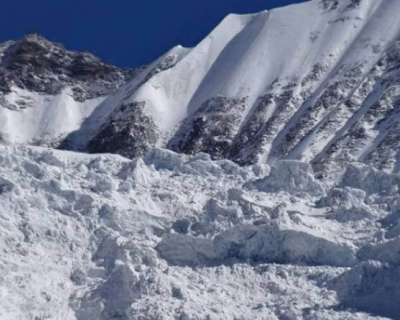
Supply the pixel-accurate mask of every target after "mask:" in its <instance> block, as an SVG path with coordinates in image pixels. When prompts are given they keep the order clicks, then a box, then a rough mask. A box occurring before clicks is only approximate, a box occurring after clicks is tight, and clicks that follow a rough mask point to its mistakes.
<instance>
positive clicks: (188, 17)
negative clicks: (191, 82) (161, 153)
mask: <svg viewBox="0 0 400 320" xmlns="http://www.w3.org/2000/svg"><path fill="white" fill-rule="evenodd" d="M303 1H304V0H303ZM294 2H302V1H301V0H11V1H4V3H2V5H1V7H2V8H1V10H2V15H1V18H0V42H3V41H5V40H15V39H18V38H20V37H22V36H23V35H24V34H25V33H27V32H28V31H31V30H36V31H38V32H39V33H41V34H42V35H44V36H45V37H47V38H48V39H50V40H53V41H57V42H61V43H63V44H64V45H65V47H67V48H68V49H73V50H85V51H89V52H92V53H94V54H95V55H97V56H98V57H100V58H101V59H102V60H104V61H105V62H108V63H112V64H116V65H119V66H124V67H134V66H138V65H141V64H145V63H148V62H151V61H153V60H154V59H156V58H157V57H159V56H160V55H161V54H163V53H164V52H166V51H167V50H168V49H170V48H171V47H173V46H175V45H177V44H181V45H183V46H189V47H191V46H194V45H196V44H197V43H198V42H199V41H201V40H202V39H203V38H204V37H205V36H206V35H207V34H208V33H209V32H210V31H211V30H212V29H213V28H214V27H215V26H216V25H217V24H218V23H219V22H220V21H221V20H222V19H223V17H225V16H226V15H227V14H228V13H250V12H257V11H261V10H264V9H270V8H274V7H280V6H283V5H287V4H290V3H294Z"/></svg>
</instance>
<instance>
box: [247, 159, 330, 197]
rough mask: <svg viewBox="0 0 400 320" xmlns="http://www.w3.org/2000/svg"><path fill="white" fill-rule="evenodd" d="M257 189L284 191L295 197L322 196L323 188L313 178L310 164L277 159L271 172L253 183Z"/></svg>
mask: <svg viewBox="0 0 400 320" xmlns="http://www.w3.org/2000/svg"><path fill="white" fill-rule="evenodd" d="M254 185H255V186H256V188H257V189H259V190H260V191H264V192H271V193H273V192H279V191H286V192H288V193H290V194H292V195H294V196H297V197H306V196H310V197H322V196H324V195H325V189H324V187H323V186H322V184H321V183H320V182H319V181H317V180H315V177H314V172H313V169H312V167H311V165H310V164H308V163H304V162H300V161H294V160H282V161H278V162H277V163H276V164H275V165H274V166H273V167H272V168H271V174H270V175H269V176H268V177H265V178H264V179H260V180H258V181H256V182H255V183H254Z"/></svg>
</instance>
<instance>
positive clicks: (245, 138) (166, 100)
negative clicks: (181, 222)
mask: <svg viewBox="0 0 400 320" xmlns="http://www.w3.org/2000/svg"><path fill="white" fill-rule="evenodd" d="M399 10H400V3H399V2H398V1H385V0H374V1H372V0H344V1H335V0H331V1H328V0H312V1H309V2H305V3H301V4H296V5H292V6H288V7H284V8H278V9H274V10H271V11H263V12H260V13H258V14H250V15H229V16H228V17H226V18H225V19H224V20H223V21H222V22H221V24H220V25H219V26H218V27H216V28H215V30H213V31H212V32H211V33H210V35H208V36H207V37H206V38H205V39H204V40H203V41H202V42H201V43H199V44H198V45H197V46H196V47H194V48H191V49H187V48H183V47H181V46H176V47H174V48H172V49H171V50H170V51H169V52H167V53H166V54H165V55H163V56H162V57H160V58H159V59H157V61H155V62H154V63H152V64H150V65H148V66H146V67H143V68H140V69H139V70H138V71H126V70H119V69H116V68H114V67H110V66H106V65H104V64H102V63H101V62H99V61H98V60H97V59H96V58H95V57H93V56H91V55H89V54H79V53H72V52H69V51H66V50H65V49H63V48H62V47H60V46H59V45H57V44H52V43H51V42H49V41H47V40H45V39H43V38H41V37H40V36H37V35H29V36H27V37H26V38H24V39H23V40H20V41H17V42H15V43H14V42H9V43H6V44H3V45H2V47H1V48H0V54H1V55H2V58H1V66H3V69H4V70H3V71H4V72H3V73H1V74H0V76H1V77H0V78H1V79H2V80H1V81H0V82H1V86H2V88H3V91H4V92H5V93H6V94H5V95H4V97H3V98H2V100H1V101H0V105H1V106H3V107H5V108H8V109H11V110H14V111H15V112H16V113H17V114H18V115H14V114H13V115H12V116H9V115H7V116H2V120H1V121H3V122H4V121H8V122H10V123H13V127H14V128H17V129H15V130H16V131H22V130H20V129H19V127H16V124H15V123H16V122H17V121H14V120H12V119H14V118H17V119H19V118H21V117H24V118H26V117H31V120H29V121H30V122H32V123H34V124H35V126H37V127H38V129H37V130H36V129H35V130H31V131H30V132H32V134H34V135H33V136H31V135H30V134H27V135H26V137H25V138H24V139H20V138H16V136H15V134H14V133H13V132H10V130H11V129H10V126H4V127H2V128H0V130H1V131H0V133H1V136H3V140H6V139H5V138H4V137H7V136H11V137H14V138H10V139H9V140H10V141H16V142H20V143H38V141H39V143H43V142H42V141H44V142H46V141H48V140H49V139H50V140H53V141H57V144H58V145H59V147H60V148H66V149H73V150H89V151H93V152H110V151H112V152H115V153H119V154H122V155H125V156H129V157H131V158H134V157H137V156H140V155H142V154H144V153H145V152H146V151H148V150H150V149H151V148H152V147H167V148H169V149H171V150H173V151H176V152H182V153H187V154H196V153H199V152H206V153H208V154H210V155H211V157H212V158H213V159H224V158H226V159H230V160H233V161H235V162H236V163H239V164H242V165H246V164H254V163H269V164H273V163H275V162H276V161H277V160H280V159H295V160H301V161H304V162H311V163H313V164H314V169H316V170H317V171H318V172H320V173H321V174H322V175H324V174H326V171H327V168H328V167H330V166H329V164H330V163H333V162H344V163H346V162H349V161H353V160H357V161H363V162H365V163H369V164H372V165H374V166H376V167H378V168H380V169H382V170H386V171H388V172H398V171H399V168H400V164H399V162H398V159H400V155H399V151H398V150H399V147H400V145H399V141H400V139H399V133H398V132H399V130H398V128H399V126H400V125H399V119H400V118H399V110H398V105H399V101H400V100H399V99H400V98H399V83H400V80H399V79H400V20H399V19H398V17H397V14H396V13H397V12H399ZM43 57H44V59H42V60H43V61H42V60H40V59H41V58H43ZM39 60H40V61H39ZM25 63H27V64H28V66H29V67H28V68H26V69H24V68H22V66H23V65H24V64H25ZM43 64H44V65H43ZM1 66H0V67H1ZM21 68H22V69H21ZM18 70H24V72H22V73H21V72H17V71H18ZM43 70H44V71H43ZM129 77H133V79H132V80H131V81H127V79H128V78H129ZM93 80H94V81H93ZM15 87H16V88H17V90H16V89H15ZM21 88H22V89H24V90H28V91H30V93H23V94H22V92H21V91H20V90H21ZM66 89H68V90H72V93H70V94H72V97H73V100H74V101H72V100H71V99H69V98H67V100H65V99H64V98H66V97H65V96H64V95H63V93H64V91H65V90H66ZM32 91H33V92H36V93H32ZM37 93H40V95H41V96H43V95H44V96H46V95H51V96H52V97H53V98H51V100H52V101H55V100H58V101H60V103H59V104H60V105H61V106H58V103H56V102H55V103H50V104H48V103H47V102H41V101H39V100H41V99H42V98H43V97H41V98H31V96H32V95H37ZM55 96H57V98H54V97H55ZM94 98H104V101H96V100H94ZM30 99H31V100H30ZM32 99H33V101H34V103H32ZM76 102H80V103H81V104H77V103H76ZM100 102H101V103H100ZM65 103H66V105H69V104H71V105H73V106H72V107H71V109H72V110H73V111H71V113H72V114H74V115H77V116H73V117H71V116H67V117H59V118H57V119H55V120H53V121H54V127H55V128H63V130H61V131H63V132H62V134H61V133H60V132H59V131H57V130H54V135H57V136H53V139H51V138H48V137H49V136H48V135H46V136H39V137H38V136H37V134H36V132H37V131H42V132H45V131H46V130H45V129H40V126H41V125H42V123H43V122H44V123H46V122H47V120H43V119H42V118H40V117H34V116H33V115H30V113H29V112H28V111H25V110H22V111H21V109H25V108H26V107H27V106H32V105H34V106H37V107H38V109H41V110H47V109H48V108H50V106H54V105H56V107H55V109H56V110H58V109H63V107H62V105H63V104H65ZM75 106H77V107H75ZM126 106H130V107H129V108H128V109H127V108H126ZM76 109H77V110H76ZM121 110H125V111H123V112H122V113H121ZM54 112H55V113H58V111H54ZM124 112H127V114H126V115H125V114H124ZM2 113H7V114H10V112H8V111H6V112H2ZM39 113H40V112H39ZM21 114H24V116H21ZM32 114H36V113H35V112H34V111H32ZM60 114H64V113H60ZM78 115H79V116H78ZM7 118H10V119H11V120H4V119H7ZM77 119H79V120H80V121H77ZM143 119H145V120H143ZM128 124H129V125H128ZM67 128H68V130H66V129H67ZM111 132H114V134H115V135H118V141H119V143H117V144H116V143H115V141H116V140H115V139H112V138H106V137H105V135H108V134H109V133H111ZM51 134H53V133H51ZM50 136H51V135H50ZM60 137H62V140H63V142H62V143H60ZM53 144H56V143H53Z"/></svg>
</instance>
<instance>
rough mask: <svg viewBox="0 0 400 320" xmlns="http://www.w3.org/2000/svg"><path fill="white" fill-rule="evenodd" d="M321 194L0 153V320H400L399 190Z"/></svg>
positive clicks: (280, 176) (303, 177) (42, 151)
mask: <svg viewBox="0 0 400 320" xmlns="http://www.w3.org/2000/svg"><path fill="white" fill-rule="evenodd" d="M333 182H334V186H333V187H329V186H327V185H325V184H322V183H321V182H319V181H316V180H315V179H314V176H313V172H312V169H311V167H310V165H309V164H305V163H300V162H296V161H282V162H278V163H277V165H276V166H273V167H272V168H269V166H267V165H254V166H248V167H245V168H243V167H239V166H237V165H236V164H234V163H233V162H230V161H228V160H222V161H217V162H213V161H211V160H210V158H209V156H207V155H205V154H201V155H198V156H186V155H181V154H176V153H173V152H171V151H167V150H161V149H155V150H153V151H152V152H150V153H149V154H148V155H147V156H145V157H144V158H139V159H137V160H133V161H131V160H128V159H126V158H122V157H119V156H116V155H103V156H100V155H85V154H79V153H71V152H66V151H55V150H51V149H46V148H39V147H22V146H19V147H15V146H14V147H12V146H9V147H5V146H0V230H1V232H0V297H1V299H0V314H1V318H2V319H6V320H14V319H82V320H83V319H85V320H87V319H93V320H94V319H96V320H98V319H115V318H118V319H249V318H253V319H293V320H295V319H296V320H298V319H398V317H399V316H400V309H399V305H398V303H397V297H398V286H397V284H398V281H399V277H398V275H399V272H398V270H399V269H398V268H399V265H400V257H399V254H398V249H397V248H398V244H399V237H400V218H399V215H398V213H399V208H400V197H399V194H398V188H399V186H400V177H399V176H397V175H392V174H387V173H384V172H380V171H376V170H375V169H373V168H371V167H368V166H365V165H362V164H357V163H354V164H353V165H351V166H350V167H349V168H348V169H347V170H346V171H345V173H343V172H342V173H340V174H339V173H338V174H337V176H336V179H335V180H332V181H331V183H333ZM385 317H386V318H385Z"/></svg>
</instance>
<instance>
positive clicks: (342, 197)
mask: <svg viewBox="0 0 400 320" xmlns="http://www.w3.org/2000/svg"><path fill="white" fill-rule="evenodd" d="M365 198H366V193H365V191H363V190H360V189H354V188H350V187H345V188H343V189H342V188H333V189H330V190H329V192H328V194H327V196H326V197H324V198H322V199H321V200H320V201H318V203H317V205H318V206H319V207H331V209H332V214H331V215H330V217H331V218H333V219H336V220H338V221H340V222H347V221H357V220H362V219H372V218H374V210H372V208H370V207H369V206H368V205H367V204H366V203H365Z"/></svg>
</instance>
